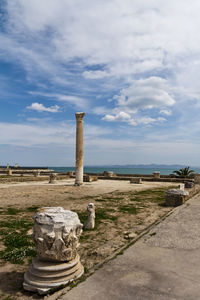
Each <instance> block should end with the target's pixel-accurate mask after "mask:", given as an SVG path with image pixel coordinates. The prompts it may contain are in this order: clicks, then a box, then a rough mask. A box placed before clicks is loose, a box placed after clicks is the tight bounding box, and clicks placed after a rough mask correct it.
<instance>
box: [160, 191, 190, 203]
mask: <svg viewBox="0 0 200 300" xmlns="http://www.w3.org/2000/svg"><path fill="white" fill-rule="evenodd" d="M188 195H189V193H188V192H186V191H184V190H180V189H171V190H168V191H167V192H166V193H165V204H166V206H179V205H182V204H183V203H184V202H185V200H186V199H187V197H188Z"/></svg>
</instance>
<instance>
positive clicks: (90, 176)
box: [83, 175, 98, 182]
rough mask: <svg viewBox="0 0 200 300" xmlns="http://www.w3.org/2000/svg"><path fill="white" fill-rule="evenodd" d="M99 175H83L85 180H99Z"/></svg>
mask: <svg viewBox="0 0 200 300" xmlns="http://www.w3.org/2000/svg"><path fill="white" fill-rule="evenodd" d="M97 180H98V176H93V175H84V176H83V182H92V181H97Z"/></svg>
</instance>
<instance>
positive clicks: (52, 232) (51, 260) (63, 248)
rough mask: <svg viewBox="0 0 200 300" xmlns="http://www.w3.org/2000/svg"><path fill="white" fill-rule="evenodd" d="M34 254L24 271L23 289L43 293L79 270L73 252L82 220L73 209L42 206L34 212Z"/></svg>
mask: <svg viewBox="0 0 200 300" xmlns="http://www.w3.org/2000/svg"><path fill="white" fill-rule="evenodd" d="M34 221H35V222H34V227H33V240H34V242H35V245H36V252H37V258H35V259H34V260H33V262H32V264H31V266H30V267H29V269H28V270H27V272H26V273H25V275H24V284H23V285H24V289H26V290H29V291H37V292H38V293H40V294H45V293H47V292H48V291H49V290H51V289H52V288H57V287H59V286H60V285H63V284H67V283H68V282H69V281H72V280H73V279H75V278H78V277H80V276H81V275H82V274H83V266H82V265H81V263H80V258H79V255H78V253H77V248H78V246H79V237H80V235H81V232H82V226H83V225H82V224H81V223H80V220H79V218H78V215H77V213H75V212H72V211H69V210H64V209H63V208H62V207H44V208H41V209H40V210H39V211H37V212H36V214H35V216H34Z"/></svg>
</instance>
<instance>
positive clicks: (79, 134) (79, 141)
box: [75, 112, 85, 186]
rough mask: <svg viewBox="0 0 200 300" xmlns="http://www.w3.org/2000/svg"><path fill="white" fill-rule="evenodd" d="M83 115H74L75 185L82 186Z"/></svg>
mask: <svg viewBox="0 0 200 300" xmlns="http://www.w3.org/2000/svg"><path fill="white" fill-rule="evenodd" d="M84 116H85V113H82V112H81V113H78V112H77V113H76V179H75V185H78V186H79V185H81V184H83V117H84Z"/></svg>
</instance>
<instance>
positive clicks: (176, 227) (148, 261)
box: [59, 194, 200, 300]
mask: <svg viewBox="0 0 200 300" xmlns="http://www.w3.org/2000/svg"><path fill="white" fill-rule="evenodd" d="M59 299H62V300H92V299H96V300H121V299H125V300H129V299H131V300H132V299H134V300H168V299H170V300H175V299H176V300H178V299H180V300H198V299H200V194H199V195H196V196H195V197H193V198H192V199H190V200H189V201H187V202H186V204H184V205H182V206H179V207H177V208H176V209H175V210H174V211H173V213H172V214H171V215H170V216H168V217H167V218H166V219H165V220H163V221H161V223H159V224H158V225H157V226H155V227H154V228H153V229H151V231H150V232H148V233H147V234H146V235H144V236H143V237H142V238H141V239H140V240H138V241H137V242H136V243H135V244H134V245H133V246H131V247H129V248H128V249H127V250H125V251H124V253H123V255H119V256H117V257H116V258H115V259H114V260H111V261H110V262H108V263H107V264H105V265H104V266H103V267H102V268H101V269H99V270H97V271H96V272H95V273H94V274H93V275H92V276H90V277H89V278H87V279H86V281H84V282H82V283H80V284H79V285H78V286H77V287H75V288H73V289H72V290H71V291H69V292H67V293H66V294H65V295H62V296H60V297H59Z"/></svg>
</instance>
